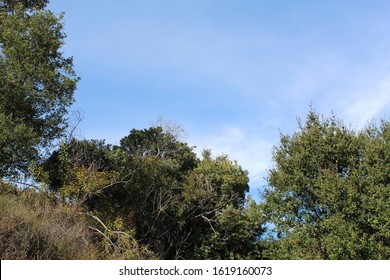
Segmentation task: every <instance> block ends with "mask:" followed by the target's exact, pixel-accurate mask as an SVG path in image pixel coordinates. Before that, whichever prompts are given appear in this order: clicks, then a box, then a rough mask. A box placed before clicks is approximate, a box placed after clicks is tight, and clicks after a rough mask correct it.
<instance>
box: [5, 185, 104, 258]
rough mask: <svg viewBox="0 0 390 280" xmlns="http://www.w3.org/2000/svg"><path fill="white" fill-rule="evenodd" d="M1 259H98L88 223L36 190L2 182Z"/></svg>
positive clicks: (69, 209)
mask: <svg viewBox="0 0 390 280" xmlns="http://www.w3.org/2000/svg"><path fill="white" fill-rule="evenodd" d="M0 213H1V216H0V259H97V258H98V250H97V249H96V246H94V244H93V236H92V234H91V232H90V231H89V230H88V227H87V224H86V221H85V220H84V219H83V218H82V217H81V216H80V215H79V214H78V213H77V211H74V210H73V209H71V208H67V207H63V206H60V205H58V204H54V203H53V202H51V201H49V200H48V199H47V198H46V197H45V196H43V195H42V194H38V193H36V192H35V191H33V190H28V189H27V190H24V191H19V190H17V189H15V188H14V187H12V186H9V185H5V184H4V183H1V182H0Z"/></svg>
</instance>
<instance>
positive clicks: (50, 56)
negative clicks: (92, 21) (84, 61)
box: [0, 0, 78, 176]
mask: <svg viewBox="0 0 390 280" xmlns="http://www.w3.org/2000/svg"><path fill="white" fill-rule="evenodd" d="M46 2H47V1H41V0H35V1H10V0H8V1H0V140H1V141H0V176H10V175H15V174H17V172H20V171H23V172H25V171H27V170H28V168H29V166H30V165H31V162H32V161H36V160H39V159H40V151H41V148H42V147H47V146H49V145H50V144H51V142H52V141H53V140H54V139H56V138H58V137H59V136H61V134H62V132H63V131H64V129H65V127H66V122H65V115H66V113H67V108H68V107H69V105H70V104H72V102H73V92H74V91H75V89H76V83H77V80H78V78H77V77H76V76H75V73H74V72H73V64H72V59H71V58H64V57H63V55H62V52H61V47H62V45H63V44H64V38H65V34H64V33H63V31H62V29H63V26H62V23H61V20H62V16H60V17H56V16H55V15H54V14H53V13H51V12H49V11H46V10H43V8H44V6H45V4H46Z"/></svg>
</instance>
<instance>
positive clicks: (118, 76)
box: [49, 0, 390, 196]
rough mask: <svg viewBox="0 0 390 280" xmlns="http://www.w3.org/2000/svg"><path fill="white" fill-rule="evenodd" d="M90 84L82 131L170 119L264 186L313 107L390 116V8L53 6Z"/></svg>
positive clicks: (55, 2)
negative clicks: (279, 148)
mask: <svg viewBox="0 0 390 280" xmlns="http://www.w3.org/2000/svg"><path fill="white" fill-rule="evenodd" d="M49 8H50V9H51V10H53V11H54V12H56V13H59V12H61V11H63V12H65V19H64V23H65V32H66V34H67V35H68V37H67V39H66V46H65V48H64V51H65V55H67V56H73V58H74V63H75V69H76V71H77V74H78V75H79V76H81V81H80V83H79V86H78V90H77V92H76V96H75V97H76V103H75V104H74V106H73V107H72V110H80V111H81V112H82V115H83V121H82V123H81V124H80V126H79V134H80V136H82V137H85V138H87V139H106V140H107V142H109V143H112V144H115V143H118V142H119V140H120V139H121V138H122V137H123V136H126V135H128V133H129V131H130V129H132V128H139V129H142V128H147V127H149V126H150V125H151V124H152V123H153V122H155V121H156V120H157V119H158V118H159V117H160V116H162V117H163V118H164V119H165V120H167V121H172V122H176V123H177V124H180V125H181V126H182V127H183V128H184V129H185V131H186V138H185V140H186V141H187V142H188V143H189V144H190V145H194V146H197V151H198V152H200V151H201V150H202V149H203V148H210V149H212V151H213V153H214V154H215V155H216V154H222V153H224V154H227V155H229V157H230V158H231V159H235V160H237V161H238V163H239V164H240V165H242V166H243V167H244V168H245V169H247V170H248V171H249V174H250V179H251V182H250V185H251V194H252V195H253V196H256V195H257V193H258V190H259V189H261V187H262V186H263V185H265V180H264V179H263V178H264V177H266V176H267V169H269V168H270V167H271V166H272V156H271V152H272V146H273V145H278V143H279V135H280V132H282V133H292V132H293V131H294V129H295V128H296V124H297V122H296V118H297V117H300V118H302V119H304V118H305V116H306V114H307V112H308V110H309V107H310V104H313V106H314V108H315V109H316V110H317V111H318V112H319V113H321V114H324V115H326V116H329V115H330V114H331V112H332V111H333V112H334V113H335V114H336V116H338V117H339V118H341V119H342V120H344V122H346V123H347V124H351V125H352V127H353V128H358V127H363V126H364V125H365V124H366V123H367V121H369V120H371V119H373V118H381V117H385V116H387V117H388V116H389V113H390V1H386V0H383V1H381V0H378V1H372V0H371V1H369V0H343V1H341V0H326V1H325V0H323V1H313V0H310V1H309V0H306V1H305V0H296V1H288V0H272V1H271V0H246V1H245V0H242V1H238V0H164V1H162V0H142V1H141V0H139V1H131V0H115V1H108V0H94V1H92V0H83V1H76V0H67V1H60V0H52V3H51V4H50V5H49Z"/></svg>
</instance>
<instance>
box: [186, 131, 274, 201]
mask: <svg viewBox="0 0 390 280" xmlns="http://www.w3.org/2000/svg"><path fill="white" fill-rule="evenodd" d="M206 134H207V133H206ZM190 141H191V142H196V143H197V153H198V154H199V155H200V154H201V152H202V150H203V149H211V151H212V153H213V155H214V156H217V155H228V157H229V159H230V160H236V161H237V163H238V164H239V165H241V166H242V167H243V168H244V169H245V170H248V172H249V178H250V185H251V193H252V194H254V195H257V192H258V190H259V189H260V188H261V187H263V186H264V185H265V184H266V183H265V180H264V177H266V176H267V170H268V169H269V168H270V167H271V163H272V161H271V158H272V146H273V144H274V143H273V141H272V140H269V139H267V138H266V137H264V135H262V133H261V131H260V130H259V131H257V132H254V131H250V130H249V129H248V128H244V127H240V126H235V125H231V126H225V127H221V128H220V129H217V130H215V131H214V132H213V133H211V134H208V136H205V134H200V135H194V136H193V137H190Z"/></svg>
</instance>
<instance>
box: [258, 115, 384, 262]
mask: <svg viewBox="0 0 390 280" xmlns="http://www.w3.org/2000/svg"><path fill="white" fill-rule="evenodd" d="M389 141H390V125H389V122H388V121H382V123H381V125H380V127H379V128H378V127H376V126H374V125H370V126H368V127H367V128H366V129H365V130H363V131H360V132H355V131H353V130H351V129H348V128H347V127H346V126H345V125H344V124H343V123H341V122H340V121H338V120H337V119H336V118H335V117H331V118H328V119H321V118H320V117H319V116H318V114H316V113H315V112H310V113H309V115H308V117H307V121H306V123H305V124H303V125H300V126H299V131H298V132H296V133H294V134H293V135H292V136H288V135H282V137H281V143H280V146H279V147H277V148H275V150H274V160H275V167H274V168H273V169H272V170H271V171H270V173H269V178H268V180H269V183H270V187H269V188H268V189H267V190H266V192H265V195H264V199H265V203H264V205H263V208H264V209H265V214H266V216H267V218H268V219H269V221H270V222H271V223H272V224H274V226H275V228H274V232H275V233H276V234H277V237H278V238H277V240H275V241H274V242H273V246H272V248H271V249H270V250H269V257H270V258H282V259H389V258H390V146H389Z"/></svg>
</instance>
